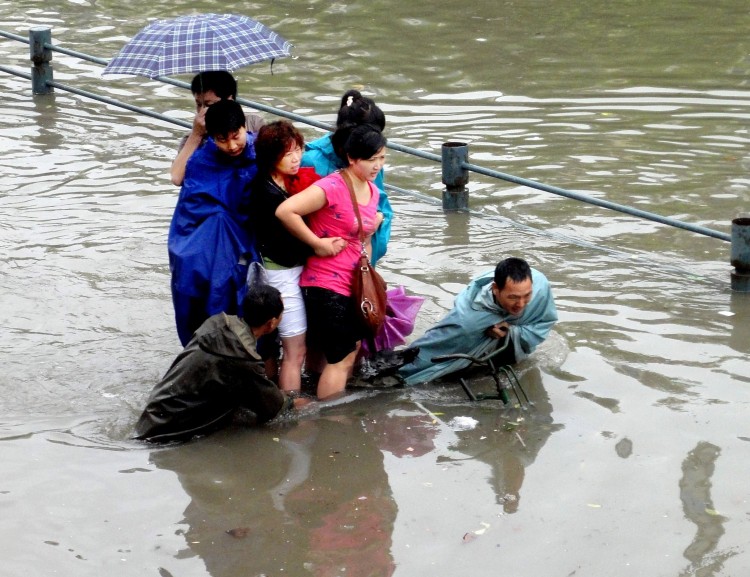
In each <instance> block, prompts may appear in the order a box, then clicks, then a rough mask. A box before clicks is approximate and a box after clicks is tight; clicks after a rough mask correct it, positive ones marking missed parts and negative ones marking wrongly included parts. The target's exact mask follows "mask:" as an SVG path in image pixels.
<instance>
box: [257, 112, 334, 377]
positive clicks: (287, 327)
mask: <svg viewBox="0 0 750 577" xmlns="http://www.w3.org/2000/svg"><path fill="white" fill-rule="evenodd" d="M304 145H305V140H304V138H303V136H302V134H301V133H300V131H299V130H297V129H296V128H295V127H294V125H293V124H292V123H291V122H289V121H288V120H279V121H276V122H271V123H270V124H266V125H265V126H263V127H261V129H260V130H259V132H258V136H257V137H256V139H255V158H256V162H257V166H258V176H257V177H256V178H255V180H254V181H253V190H252V194H251V195H250V204H251V208H250V213H251V215H252V221H253V224H252V227H253V230H254V232H255V236H256V239H257V243H258V249H259V250H260V254H261V257H262V259H263V267H264V268H265V269H266V274H267V277H268V283H269V284H270V285H271V286H274V287H276V288H277V289H279V291H281V295H282V297H283V299H284V317H283V318H282V319H281V324H279V336H280V337H281V348H282V354H283V356H282V360H281V368H280V370H279V387H280V388H281V389H282V390H284V391H299V390H300V385H301V377H300V376H301V373H302V364H303V362H304V360H305V353H306V347H305V333H306V331H307V316H306V313H305V303H304V300H303V298H302V291H301V289H300V286H299V279H300V275H301V274H302V267H303V265H304V264H305V261H306V260H307V257H308V256H310V255H311V254H312V250H311V249H310V247H309V246H308V245H307V244H305V243H304V242H302V241H301V240H299V239H298V238H297V237H295V236H294V235H292V234H291V233H290V232H289V231H288V230H287V229H286V227H285V226H284V225H283V224H282V223H281V221H280V220H279V219H278V218H276V214H275V213H276V209H277V208H278V206H279V205H280V204H281V203H282V202H284V201H285V200H286V199H287V198H289V196H290V195H291V194H293V193H294V192H298V191H299V190H300V187H303V188H307V185H309V184H311V183H312V182H315V181H316V180H318V178H319V177H318V175H317V174H315V172H314V170H313V169H312V168H303V169H300V158H301V157H302V149H303V147H304ZM302 183H307V184H305V185H304V186H302Z"/></svg>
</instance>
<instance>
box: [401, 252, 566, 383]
mask: <svg viewBox="0 0 750 577" xmlns="http://www.w3.org/2000/svg"><path fill="white" fill-rule="evenodd" d="M556 322H557V309H556V308H555V300H554V298H553V296H552V290H551V288H550V284H549V281H548V280H547V278H546V277H545V276H544V275H543V274H542V273H541V272H539V271H538V270H535V269H532V268H531V267H529V265H528V263H527V262H526V261H525V260H523V259H520V258H515V257H511V258H507V259H505V260H502V261H500V262H499V263H498V265H497V266H496V267H495V270H494V271H489V272H486V273H484V274H483V275H481V276H479V277H477V278H475V279H474V280H473V281H471V283H469V285H468V286H467V287H466V288H465V289H464V290H463V291H461V293H459V295H458V296H457V297H456V302H455V304H454V306H453V309H452V310H451V311H450V312H449V313H448V314H447V315H446V316H445V317H444V318H443V319H442V320H440V321H439V322H438V323H437V324H436V325H435V326H433V327H431V328H430V329H428V330H427V332H426V333H425V334H424V335H422V336H421V337H419V338H418V339H417V340H415V341H414V342H413V343H411V346H412V347H414V348H419V354H418V355H417V358H416V359H415V360H414V361H413V362H412V363H409V364H407V365H404V366H403V367H401V369H399V373H400V375H401V376H402V377H403V378H404V380H405V381H406V384H407V385H415V384H418V383H425V382H428V381H432V380H435V379H438V378H440V377H444V376H445V375H448V374H450V373H454V372H456V371H459V370H461V369H464V368H466V367H468V366H469V364H470V361H469V360H467V359H455V360H447V361H443V362H439V363H433V362H432V358H433V357H437V356H441V355H452V354H457V353H462V354H466V355H471V356H474V357H481V356H483V355H485V354H487V353H489V352H491V351H492V350H494V349H495V348H496V347H497V346H498V344H499V343H500V342H501V341H504V339H505V337H506V336H507V335H508V334H510V341H509V343H508V347H507V349H506V352H504V353H502V354H501V355H502V358H499V359H498V363H499V364H513V363H516V362H518V361H520V360H522V359H524V358H526V357H527V356H529V355H530V354H531V353H532V352H533V351H534V349H535V348H536V347H537V346H538V345H539V344H540V343H541V342H542V341H544V339H546V338H547V336H548V335H549V332H550V330H551V329H552V326H553V325H554V324H555V323H556Z"/></svg>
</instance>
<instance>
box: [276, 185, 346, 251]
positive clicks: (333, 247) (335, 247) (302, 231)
mask: <svg viewBox="0 0 750 577" xmlns="http://www.w3.org/2000/svg"><path fill="white" fill-rule="evenodd" d="M327 203H328V200H327V199H326V193H325V191H324V190H323V189H322V188H320V187H319V186H317V185H315V184H313V185H311V186H308V187H307V188H306V189H305V190H303V191H302V192H298V193H297V194H295V195H294V196H291V197H289V198H287V199H286V200H285V201H284V202H282V203H281V204H280V205H279V207H278V208H277V209H276V218H278V219H279V220H280V221H281V222H282V224H283V225H284V226H285V227H286V228H287V229H288V230H289V232H291V233H292V234H293V235H294V236H296V237H297V238H298V239H300V240H301V241H302V242H304V243H305V244H308V245H310V247H312V249H313V251H315V254H316V255H318V256H335V255H337V254H338V253H340V252H341V251H342V250H344V247H345V246H346V241H345V240H344V239H342V238H341V237H340V236H333V237H328V238H320V237H318V236H317V235H316V234H315V233H314V232H313V231H312V230H310V227H309V226H307V223H306V222H305V220H304V218H303V217H305V216H307V215H308V214H311V213H313V212H315V211H317V210H320V209H321V208H324V207H325V206H326V204H327Z"/></svg>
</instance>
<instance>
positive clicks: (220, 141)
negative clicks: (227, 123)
mask: <svg viewBox="0 0 750 577" xmlns="http://www.w3.org/2000/svg"><path fill="white" fill-rule="evenodd" d="M214 142H215V143H216V148H218V149H219V150H220V151H221V152H223V153H224V154H226V155H227V156H239V155H240V154H242V151H243V150H245V146H246V145H247V129H246V128H245V127H244V126H243V127H241V128H240V129H239V130H237V131H235V132H230V133H229V134H227V135H224V136H219V135H216V136H214Z"/></svg>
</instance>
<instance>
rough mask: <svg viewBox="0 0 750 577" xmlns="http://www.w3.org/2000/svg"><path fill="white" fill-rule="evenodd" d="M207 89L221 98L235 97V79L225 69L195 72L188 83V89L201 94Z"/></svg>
mask: <svg viewBox="0 0 750 577" xmlns="http://www.w3.org/2000/svg"><path fill="white" fill-rule="evenodd" d="M209 90H211V91H213V93H214V94H216V96H218V97H219V98H221V99H222V100H226V99H228V98H237V81H236V80H235V79H234V76H232V75H231V74H230V73H229V72H227V71H226V70H206V71H205V72H199V73H198V74H196V75H195V76H194V77H193V81H192V82H191V83H190V91H191V92H192V93H193V94H203V93H204V92H208V91H209Z"/></svg>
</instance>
